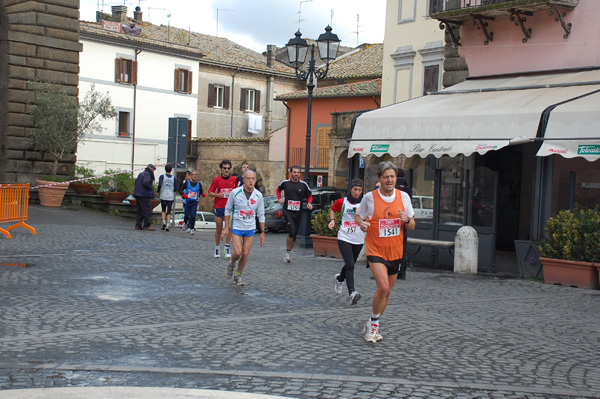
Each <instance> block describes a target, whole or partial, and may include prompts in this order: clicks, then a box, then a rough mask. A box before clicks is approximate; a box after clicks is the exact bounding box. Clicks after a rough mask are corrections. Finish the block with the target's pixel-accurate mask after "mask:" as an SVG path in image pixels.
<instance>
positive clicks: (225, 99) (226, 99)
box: [223, 86, 229, 109]
mask: <svg viewBox="0 0 600 399" xmlns="http://www.w3.org/2000/svg"><path fill="white" fill-rule="evenodd" d="M223 91H224V93H225V95H224V96H223V108H225V109H229V86H225V90H223Z"/></svg>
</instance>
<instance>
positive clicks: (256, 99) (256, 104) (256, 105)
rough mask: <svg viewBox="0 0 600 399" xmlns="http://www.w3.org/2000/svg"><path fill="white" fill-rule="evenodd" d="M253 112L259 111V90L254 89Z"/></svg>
mask: <svg viewBox="0 0 600 399" xmlns="http://www.w3.org/2000/svg"><path fill="white" fill-rule="evenodd" d="M254 112H257V113H260V91H259V90H256V91H254Z"/></svg>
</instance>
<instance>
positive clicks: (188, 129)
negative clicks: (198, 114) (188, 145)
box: [187, 72, 192, 141]
mask: <svg viewBox="0 0 600 399" xmlns="http://www.w3.org/2000/svg"><path fill="white" fill-rule="evenodd" d="M190 73H191V72H190ZM187 139H188V141H190V140H191V139H192V120H191V119H188V125H187Z"/></svg>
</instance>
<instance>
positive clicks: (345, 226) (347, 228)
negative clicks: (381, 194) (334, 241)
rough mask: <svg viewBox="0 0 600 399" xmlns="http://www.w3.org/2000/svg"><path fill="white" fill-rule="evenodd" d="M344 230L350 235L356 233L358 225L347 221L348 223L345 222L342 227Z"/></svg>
mask: <svg viewBox="0 0 600 399" xmlns="http://www.w3.org/2000/svg"><path fill="white" fill-rule="evenodd" d="M342 228H343V229H344V230H345V231H347V232H348V233H356V232H357V231H358V224H356V222H355V221H352V220H350V221H349V220H346V221H344V224H343V225H342Z"/></svg>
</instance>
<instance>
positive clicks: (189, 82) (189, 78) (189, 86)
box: [186, 71, 194, 93]
mask: <svg viewBox="0 0 600 399" xmlns="http://www.w3.org/2000/svg"><path fill="white" fill-rule="evenodd" d="M193 82H194V81H193V80H192V71H188V73H187V87H186V89H187V93H192V91H193V90H192V84H193Z"/></svg>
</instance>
